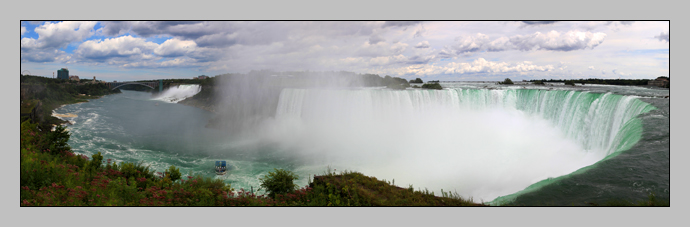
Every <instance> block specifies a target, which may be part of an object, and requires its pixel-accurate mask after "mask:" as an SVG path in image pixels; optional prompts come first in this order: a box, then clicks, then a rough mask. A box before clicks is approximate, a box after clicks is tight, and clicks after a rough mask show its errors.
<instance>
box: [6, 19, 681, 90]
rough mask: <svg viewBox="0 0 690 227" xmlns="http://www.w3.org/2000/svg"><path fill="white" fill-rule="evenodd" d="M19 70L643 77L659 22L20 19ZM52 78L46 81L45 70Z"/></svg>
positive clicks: (659, 59) (117, 76)
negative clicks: (340, 72)
mask: <svg viewBox="0 0 690 227" xmlns="http://www.w3.org/2000/svg"><path fill="white" fill-rule="evenodd" d="M20 45H21V70H22V72H24V71H25V70H28V71H29V72H30V74H31V75H39V76H46V77H52V76H53V73H54V72H56V71H57V70H58V69H60V68H68V69H69V72H70V75H78V76H79V77H80V78H89V79H90V78H93V77H94V76H95V77H96V78H97V79H99V80H105V81H113V80H117V81H133V80H151V79H166V78H192V77H195V76H199V75H208V76H215V75H219V74H224V73H247V72H249V71H251V70H273V71H307V70H308V71H351V72H356V73H373V74H378V75H380V76H385V75H390V76H394V77H402V78H405V79H415V78H422V79H423V80H425V81H427V80H441V81H499V80H503V79H504V78H511V79H513V80H530V79H579V78H611V79H616V78H621V79H653V78H656V77H658V76H670V75H669V46H670V41H669V22H668V21H21V44H20ZM55 74H57V73H55Z"/></svg>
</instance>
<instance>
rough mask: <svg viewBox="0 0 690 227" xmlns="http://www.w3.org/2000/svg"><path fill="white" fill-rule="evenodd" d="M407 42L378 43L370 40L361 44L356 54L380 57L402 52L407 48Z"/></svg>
mask: <svg viewBox="0 0 690 227" xmlns="http://www.w3.org/2000/svg"><path fill="white" fill-rule="evenodd" d="M407 46H408V45H407V43H401V42H397V43H393V44H389V43H386V42H379V43H377V44H373V45H372V44H369V42H366V43H364V44H363V45H361V46H360V47H359V48H358V49H357V50H356V51H355V53H354V54H355V55H357V56H363V57H379V56H391V55H398V54H402V53H403V52H404V51H405V49H407Z"/></svg>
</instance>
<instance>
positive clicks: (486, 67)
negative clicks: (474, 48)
mask: <svg viewBox="0 0 690 227" xmlns="http://www.w3.org/2000/svg"><path fill="white" fill-rule="evenodd" d="M552 70H554V67H553V66H552V65H535V64H533V63H532V62H529V61H524V62H518V63H508V62H494V61H487V60H486V59H484V58H478V59H476V60H474V61H472V62H470V63H467V62H451V63H448V64H447V65H446V66H436V65H411V66H406V67H403V68H399V69H398V70H396V71H397V72H398V73H399V74H404V75H417V76H421V75H437V74H477V73H488V74H503V73H523V72H548V71H552Z"/></svg>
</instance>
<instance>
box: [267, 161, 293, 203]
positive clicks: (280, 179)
mask: <svg viewBox="0 0 690 227" xmlns="http://www.w3.org/2000/svg"><path fill="white" fill-rule="evenodd" d="M273 170H275V172H268V175H265V176H263V177H261V178H260V179H259V180H260V181H261V188H264V189H265V190H266V191H267V192H268V196H269V197H271V198H275V196H276V195H278V194H285V193H289V192H292V191H294V190H295V189H297V187H298V186H297V184H295V183H294V180H297V179H299V177H298V176H297V175H295V173H293V172H290V171H287V170H283V169H275V168H274V169H273Z"/></svg>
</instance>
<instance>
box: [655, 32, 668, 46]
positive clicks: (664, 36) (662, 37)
mask: <svg viewBox="0 0 690 227" xmlns="http://www.w3.org/2000/svg"><path fill="white" fill-rule="evenodd" d="M669 34H670V32H666V33H664V32H661V34H659V35H657V36H654V38H657V39H659V41H666V42H667V43H668V42H670V40H669Z"/></svg>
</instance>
